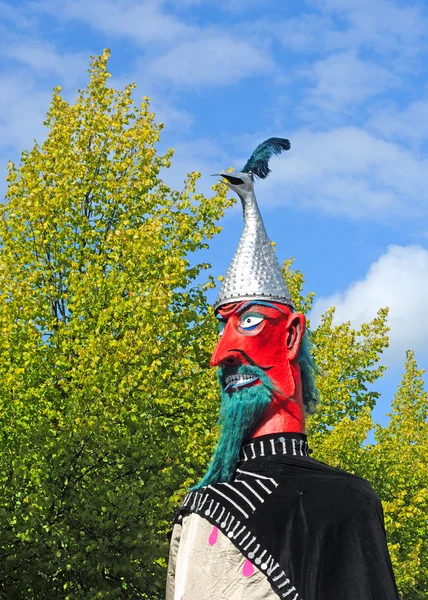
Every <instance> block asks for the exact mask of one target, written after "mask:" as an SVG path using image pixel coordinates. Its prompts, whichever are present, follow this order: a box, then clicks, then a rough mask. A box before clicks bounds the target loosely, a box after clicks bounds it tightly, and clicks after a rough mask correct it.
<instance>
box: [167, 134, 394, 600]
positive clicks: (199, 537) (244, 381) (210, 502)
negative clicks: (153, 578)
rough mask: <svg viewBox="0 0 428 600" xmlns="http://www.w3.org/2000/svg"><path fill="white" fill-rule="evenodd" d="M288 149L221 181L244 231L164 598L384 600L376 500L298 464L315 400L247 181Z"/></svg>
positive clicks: (224, 290)
mask: <svg viewBox="0 0 428 600" xmlns="http://www.w3.org/2000/svg"><path fill="white" fill-rule="evenodd" d="M288 149H289V142H288V140H283V139H279V138H271V139H270V140H266V142H263V144H260V146H258V148H257V149H256V151H255V152H254V154H253V155H252V156H251V158H250V160H249V161H248V162H247V164H246V165H245V167H244V169H242V171H240V172H232V173H225V174H223V175H222V177H223V178H224V179H225V181H226V182H227V185H228V186H229V188H230V189H231V190H233V191H235V192H236V193H237V194H238V196H239V198H240V200H241V202H242V206H243V211H244V223H245V226H244V231H243V234H242V237H241V239H240V241H239V245H238V249H237V251H236V254H235V256H234V258H233V260H232V263H231V265H230V267H229V270H228V272H227V274H226V277H225V279H224V281H223V284H222V287H221V290H220V293H219V296H218V299H217V301H216V303H215V306H214V310H215V313H216V316H217V319H218V328H219V334H220V338H219V341H218V344H217V346H216V348H215V350H214V354H213V356H212V358H211V365H212V366H214V367H217V368H218V372H219V376H218V377H219V383H220V390H221V408H220V418H219V424H220V437H219V441H218V444H217V447H216V450H215V453H214V456H213V458H212V461H211V464H210V466H209V469H208V472H207V473H206V475H205V477H204V478H203V480H202V481H201V482H200V483H199V484H198V485H197V486H196V487H195V488H194V489H193V490H192V491H190V492H189V493H188V494H187V496H186V498H185V500H184V503H183V506H182V507H181V509H180V511H179V513H178V515H177V517H176V519H175V522H174V526H173V530H172V535H171V542H170V558H169V566H168V581H167V593H166V600H268V599H272V600H273V599H275V598H285V599H287V600H395V599H397V598H398V595H397V590H396V586H395V582H394V576H393V573H392V568H391V562H390V558H389V555H388V550H387V545H386V541H385V531H384V525H383V514H382V508H381V504H380V502H379V500H378V498H377V496H376V495H375V493H374V492H373V490H372V488H371V486H370V484H369V483H367V482H366V481H365V480H363V479H361V478H359V477H356V476H355V475H351V474H349V473H345V472H343V471H339V470H337V469H334V468H332V467H329V466H327V465H325V464H323V463H320V462H318V461H316V460H315V459H313V458H311V457H310V456H309V451H308V442H307V438H306V434H305V412H306V413H307V412H311V411H312V409H313V406H314V403H315V402H316V400H317V394H316V389H315V385H314V364H313V362H312V359H311V356H310V352H309V350H310V348H309V342H308V339H307V334H305V317H304V316H303V315H301V314H298V313H296V312H294V306H293V302H292V300H291V297H290V294H289V291H288V289H287V286H286V284H285V282H284V278H283V276H282V273H281V269H280V266H279V263H278V261H277V258H276V256H275V254H274V251H273V248H272V245H271V244H270V242H269V238H268V236H267V234H266V230H265V227H264V225H263V221H262V218H261V216H260V212H259V209H258V206H257V202H256V198H255V195H254V176H258V177H259V178H264V177H266V175H267V174H268V173H269V168H268V159H269V157H270V156H271V155H272V154H277V153H279V152H280V151H282V150H288Z"/></svg>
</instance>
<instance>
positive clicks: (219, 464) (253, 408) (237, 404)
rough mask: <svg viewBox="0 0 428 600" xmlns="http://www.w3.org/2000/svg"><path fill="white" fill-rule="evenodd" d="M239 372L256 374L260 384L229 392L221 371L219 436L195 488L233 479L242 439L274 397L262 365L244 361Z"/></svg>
mask: <svg viewBox="0 0 428 600" xmlns="http://www.w3.org/2000/svg"><path fill="white" fill-rule="evenodd" d="M238 373H239V374H245V375H254V376H256V377H258V378H259V380H260V384H258V385H253V386H251V387H244V388H243V389H241V390H237V391H235V392H233V393H229V392H226V391H225V390H224V386H223V382H222V377H221V371H220V374H219V381H220V390H221V406H220V416H219V420H218V424H219V426H220V437H219V440H218V443H217V446H216V449H215V451H214V455H213V458H212V460H211V463H210V466H209V467H208V471H207V473H206V474H205V476H204V478H203V479H202V481H200V482H199V483H198V484H197V485H195V487H194V488H193V489H199V488H201V487H203V486H206V485H210V484H213V483H223V482H229V481H231V480H232V478H233V475H234V473H235V470H236V465H237V463H238V461H239V452H240V450H241V446H242V442H243V441H244V440H246V439H248V438H249V436H250V435H251V433H252V431H253V430H254V428H255V426H256V425H257V423H258V421H259V420H260V418H261V417H262V415H263V413H264V412H265V410H266V408H267V406H268V405H269V403H270V401H271V400H272V389H273V385H272V382H271V381H270V379H269V377H267V376H266V374H265V372H264V371H263V370H262V369H260V368H258V367H253V366H247V365H244V366H242V367H239V369H238Z"/></svg>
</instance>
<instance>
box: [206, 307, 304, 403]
mask: <svg viewBox="0 0 428 600" xmlns="http://www.w3.org/2000/svg"><path fill="white" fill-rule="evenodd" d="M217 318H218V321H219V325H218V327H219V333H220V336H221V337H220V340H219V342H218V344H217V346H216V348H215V350H214V353H213V355H212V357H211V365H212V366H220V367H221V368H222V381H223V383H224V384H225V389H226V390H227V391H229V392H231V393H233V391H234V390H236V389H240V388H242V387H244V386H250V385H251V386H252V385H260V380H259V379H257V378H254V377H252V378H251V377H248V376H247V379H245V377H240V376H239V375H238V374H237V369H238V368H239V367H240V366H242V365H250V366H256V367H258V368H261V369H262V370H263V371H264V373H265V374H266V376H267V377H269V379H270V380H271V382H272V384H273V386H274V393H273V399H274V400H275V401H277V402H281V401H282V402H284V401H286V400H287V399H288V398H292V397H293V396H294V394H295V390H296V385H300V371H299V369H298V367H297V366H296V363H295V359H296V357H297V353H298V350H299V346H300V341H301V339H302V335H303V333H304V330H305V317H304V316H303V315H301V314H296V313H293V312H292V311H291V309H290V308H289V307H288V306H286V305H285V304H280V303H279V302H267V301H264V300H250V301H244V302H237V303H234V304H227V305H225V306H222V307H221V308H219V310H218V312H217Z"/></svg>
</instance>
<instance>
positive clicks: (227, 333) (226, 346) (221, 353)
mask: <svg viewBox="0 0 428 600" xmlns="http://www.w3.org/2000/svg"><path fill="white" fill-rule="evenodd" d="M235 337H236V334H234V329H233V325H232V323H230V322H229V323H227V325H226V327H225V328H224V331H223V335H222V336H221V338H220V339H219V341H218V342H217V346H216V347H215V349H214V352H213V355H212V356H211V360H210V365H211V366H212V367H218V366H219V365H229V366H232V365H238V364H243V359H242V355H241V353H240V352H238V351H237V350H236V348H239V340H236V339H234V338H235Z"/></svg>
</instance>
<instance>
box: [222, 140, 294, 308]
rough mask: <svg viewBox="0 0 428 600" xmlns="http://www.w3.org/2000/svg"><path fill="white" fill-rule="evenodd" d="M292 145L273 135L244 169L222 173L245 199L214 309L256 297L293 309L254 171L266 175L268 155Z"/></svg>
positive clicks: (242, 199)
mask: <svg viewBox="0 0 428 600" xmlns="http://www.w3.org/2000/svg"><path fill="white" fill-rule="evenodd" d="M289 147H290V143H289V141H288V140H283V139H281V138H270V139H269V140H266V141H265V142H263V143H262V144H260V145H259V146H258V147H257V148H256V150H255V151H254V153H253V154H252V156H251V158H250V159H249V161H248V162H247V164H246V165H245V167H244V169H242V171H239V172H238V171H235V172H233V173H223V174H222V175H221V176H222V177H223V178H224V179H226V184H227V185H228V187H229V188H230V189H232V190H234V191H235V192H236V193H237V194H238V196H239V198H240V200H241V202H242V208H243V211H244V231H243V232H242V235H241V239H240V240H239V243H238V248H237V250H236V252H235V256H234V257H233V259H232V262H231V264H230V266H229V269H228V271H227V273H226V276H225V278H224V280H223V283H222V286H221V288H220V292H219V295H218V297H217V300H216V302H215V305H214V310H215V311H216V310H217V309H218V308H219V307H220V306H222V305H224V304H229V303H232V302H241V301H243V300H253V299H257V300H265V301H266V300H267V301H269V300H270V301H275V302H281V303H283V304H287V305H288V306H290V307H291V308H292V309H294V304H293V302H292V300H291V296H290V292H289V291H288V288H287V285H286V283H285V280H284V276H283V274H282V272H281V267H280V266H279V262H278V259H277V258H276V255H275V252H274V249H273V246H272V244H271V242H270V240H269V238H268V235H267V233H266V229H265V226H264V224H263V220H262V217H261V214H260V211H259V207H258V205H257V200H256V196H255V194H254V175H255V176H256V177H259V178H265V177H266V176H267V175H268V174H269V172H270V171H269V168H268V161H269V158H270V157H271V156H272V155H273V154H278V153H279V152H281V151H282V150H288V149H289Z"/></svg>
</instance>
